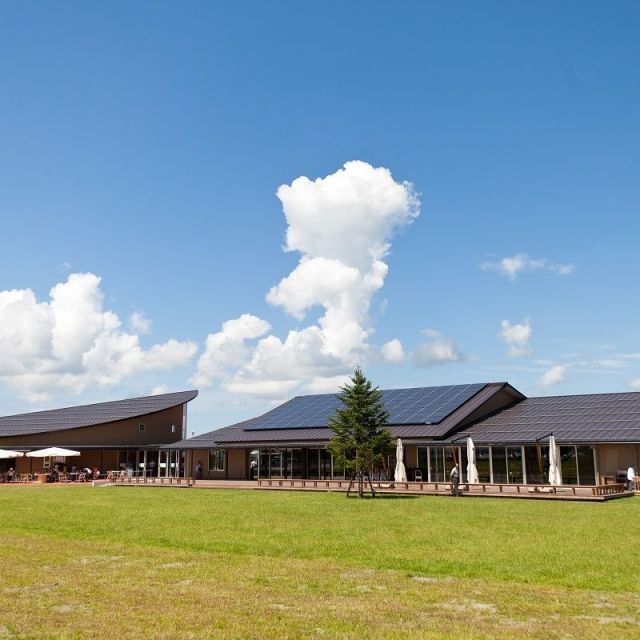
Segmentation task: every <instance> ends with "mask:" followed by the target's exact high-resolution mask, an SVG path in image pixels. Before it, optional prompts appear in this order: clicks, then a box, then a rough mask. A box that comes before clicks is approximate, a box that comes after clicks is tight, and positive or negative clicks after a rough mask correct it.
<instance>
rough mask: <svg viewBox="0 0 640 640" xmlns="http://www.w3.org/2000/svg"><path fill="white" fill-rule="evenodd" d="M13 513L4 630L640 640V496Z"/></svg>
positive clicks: (190, 499)
mask: <svg viewBox="0 0 640 640" xmlns="http://www.w3.org/2000/svg"><path fill="white" fill-rule="evenodd" d="M0 513H1V514H2V517H1V519H0V531H1V533H2V539H3V544H2V547H1V550H0V571H1V574H2V576H3V586H2V589H1V590H0V639H3V638H22V639H27V638H56V639H62V638H65V639H67V638H68V639H72V638H73V639H75V638H86V637H122V638H303V637H309V638H312V637H338V638H356V637H360V636H362V635H366V636H367V637H374V638H402V637H415V638H493V637H496V636H501V637H507V638H537V637H540V638H543V637H544V638H581V639H585V638H609V637H625V638H634V637H640V571H639V564H640V563H639V561H638V560H639V558H640V543H639V542H638V537H637V536H629V534H628V532H629V530H630V528H632V529H636V528H637V526H636V523H637V522H638V521H640V519H639V516H640V500H638V499H637V498H631V499H626V500H617V501H613V502H610V503H605V504H579V503H554V502H542V501H526V500H522V501H518V500H504V499H502V500H498V499H482V500H473V499H459V500H458V499H448V498H441V497H417V498H412V497H384V498H379V499H376V500H358V499H351V500H347V499H345V497H344V495H342V494H331V493H292V492H267V491H247V490H230V489H226V490H218V491H216V490H188V489H161V488H143V487H138V488H133V487H108V488H97V487H96V488H91V487H74V486H69V487H2V488H0ZM506 630H508V631H506Z"/></svg>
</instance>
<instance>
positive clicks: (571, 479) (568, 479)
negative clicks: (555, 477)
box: [560, 446, 578, 484]
mask: <svg viewBox="0 0 640 640" xmlns="http://www.w3.org/2000/svg"><path fill="white" fill-rule="evenodd" d="M560 472H561V474H562V484H578V460H577V459H576V448H575V447H574V446H564V447H560Z"/></svg>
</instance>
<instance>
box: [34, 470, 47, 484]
mask: <svg viewBox="0 0 640 640" xmlns="http://www.w3.org/2000/svg"><path fill="white" fill-rule="evenodd" d="M36 478H37V480H38V483H39V484H46V483H47V482H49V474H48V473H36Z"/></svg>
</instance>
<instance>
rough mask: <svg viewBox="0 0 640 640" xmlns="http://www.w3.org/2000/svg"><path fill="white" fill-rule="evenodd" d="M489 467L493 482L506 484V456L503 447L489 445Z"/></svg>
mask: <svg viewBox="0 0 640 640" xmlns="http://www.w3.org/2000/svg"><path fill="white" fill-rule="evenodd" d="M491 468H492V470H493V483H494V484H507V483H508V482H509V480H508V478H507V456H506V452H505V448H504V447H501V446H499V447H491Z"/></svg>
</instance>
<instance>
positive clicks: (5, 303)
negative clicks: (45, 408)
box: [0, 273, 197, 401]
mask: <svg viewBox="0 0 640 640" xmlns="http://www.w3.org/2000/svg"><path fill="white" fill-rule="evenodd" d="M143 320H144V321H143ZM131 326H132V329H131V330H130V331H126V330H124V329H123V327H122V323H121V321H120V319H119V317H118V316H117V315H116V314H115V313H114V312H112V311H109V310H105V309H104V296H103V293H102V291H101V289H100V278H99V277H98V276H96V275H94V274H92V273H73V274H71V275H70V276H69V277H68V279H67V280H66V281H65V282H61V283H58V284H56V285H55V286H54V287H53V288H52V289H51V292H50V299H49V300H47V301H43V302H39V301H38V300H37V299H36V296H35V294H34V292H33V291H32V290H31V289H22V290H10V291H0V379H2V380H3V381H5V382H6V383H7V384H9V386H11V387H12V388H13V389H15V390H16V391H18V393H19V394H20V395H21V396H22V397H24V398H25V399H27V400H33V401H39V400H44V399H48V398H49V397H50V396H51V395H53V394H55V393H58V392H69V391H71V392H76V393H79V392H81V391H83V390H84V389H86V388H87V387H88V386H89V385H91V384H99V385H112V384H117V383H119V382H121V381H122V380H124V379H125V378H128V377H131V376H134V375H136V374H138V373H140V372H145V371H156V370H167V369H170V368H172V367H175V366H184V365H186V364H188V362H189V360H190V359H191V358H192V356H193V355H194V354H195V352H196V350H197V345H196V344H194V343H192V342H179V341H177V340H168V341H167V342H164V343H162V344H156V345H153V346H152V347H151V348H149V349H143V348H142V346H141V345H140V339H139V335H140V334H142V333H145V332H147V331H148V330H149V329H150V323H149V321H148V320H146V318H144V316H143V315H142V314H137V315H136V317H135V319H134V321H133V322H132V323H131ZM134 327H135V329H137V331H136V330H135V329H134Z"/></svg>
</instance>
